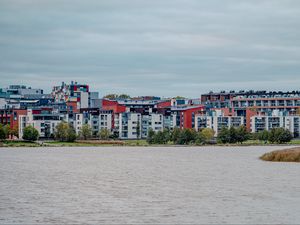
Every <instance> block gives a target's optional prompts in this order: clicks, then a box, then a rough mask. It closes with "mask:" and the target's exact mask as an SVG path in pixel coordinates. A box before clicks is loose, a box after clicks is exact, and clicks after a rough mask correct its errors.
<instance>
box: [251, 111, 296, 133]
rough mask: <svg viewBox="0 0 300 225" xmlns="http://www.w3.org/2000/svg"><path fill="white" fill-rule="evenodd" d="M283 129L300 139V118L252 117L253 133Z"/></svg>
mask: <svg viewBox="0 0 300 225" xmlns="http://www.w3.org/2000/svg"><path fill="white" fill-rule="evenodd" d="M279 127H282V128H284V129H287V130H289V131H290V132H291V133H292V134H293V135H294V137H299V134H300V133H299V127H300V117H299V116H253V117H251V132H252V133H257V132H260V131H263V130H271V129H272V128H279Z"/></svg>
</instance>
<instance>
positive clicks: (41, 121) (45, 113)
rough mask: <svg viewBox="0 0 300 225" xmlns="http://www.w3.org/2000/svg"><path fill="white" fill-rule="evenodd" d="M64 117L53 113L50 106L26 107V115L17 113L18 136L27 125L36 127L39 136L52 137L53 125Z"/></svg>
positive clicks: (21, 134)
mask: <svg viewBox="0 0 300 225" xmlns="http://www.w3.org/2000/svg"><path fill="white" fill-rule="evenodd" d="M65 119H66V117H65V115H63V114H57V113H53V112H52V110H51V109H50V108H41V109H28V110H27V113H26V115H19V137H20V138H21V137H22V136H23V131H24V128H25V127H27V126H33V127H34V128H35V129H37V131H38V132H39V136H40V138H50V137H53V135H54V132H55V127H56V126H57V124H58V123H60V122H61V121H63V120H65Z"/></svg>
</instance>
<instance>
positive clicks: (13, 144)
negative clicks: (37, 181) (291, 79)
mask: <svg viewBox="0 0 300 225" xmlns="http://www.w3.org/2000/svg"><path fill="white" fill-rule="evenodd" d="M141 141H143V142H142V143H141ZM251 146H257V147H268V146H270V147H272V146H278V147H284V148H285V147H290V148H293V147H300V144H299V143H293V142H291V143H285V144H262V143H243V144H204V145H192V144H191V145H174V144H159V145H155V144H154V145H150V144H148V143H147V142H144V140H138V141H136V140H130V141H124V142H123V143H120V141H118V143H107V142H104V143H99V142H94V143H93V142H91V141H87V142H84V141H79V142H56V141H51V142H48V141H46V142H41V141H40V142H28V141H21V140H14V141H13V140H6V141H4V142H0V149H1V148H22V147H27V148H38V147H40V148H44V147H50V148H52V147H54V148H61V147H64V148H65V147H69V148H73V147H76V148H77V147H97V148H101V147H145V148H148V147H157V148H160V147H180V148H190V147H199V148H201V147H251Z"/></svg>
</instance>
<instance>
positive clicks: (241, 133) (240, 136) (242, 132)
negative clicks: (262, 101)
mask: <svg viewBox="0 0 300 225" xmlns="http://www.w3.org/2000/svg"><path fill="white" fill-rule="evenodd" d="M249 138H250V134H249V132H248V131H247V128H246V127H245V126H240V127H238V128H237V129H236V141H237V142H240V143H241V144H242V143H243V142H244V141H247V140H249Z"/></svg>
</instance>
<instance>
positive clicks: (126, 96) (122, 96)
mask: <svg viewBox="0 0 300 225" xmlns="http://www.w3.org/2000/svg"><path fill="white" fill-rule="evenodd" d="M118 98H119V99H130V98H131V97H130V95H127V94H120V95H119V96H118Z"/></svg>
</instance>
